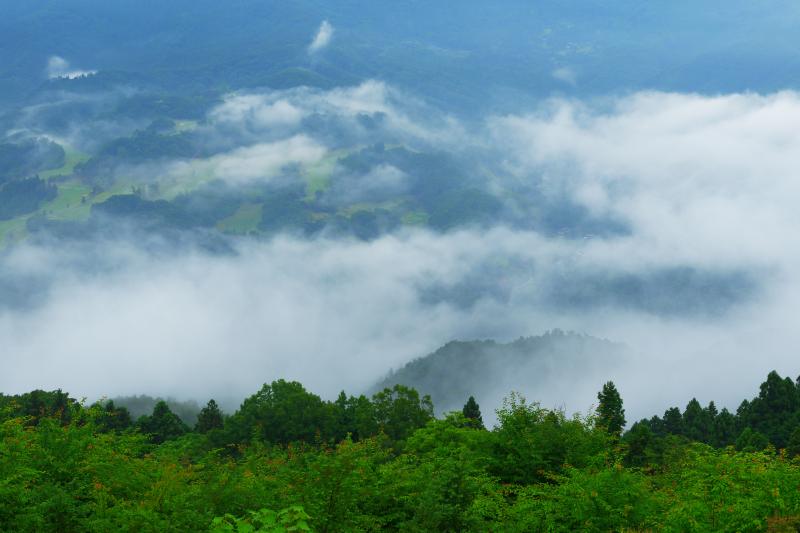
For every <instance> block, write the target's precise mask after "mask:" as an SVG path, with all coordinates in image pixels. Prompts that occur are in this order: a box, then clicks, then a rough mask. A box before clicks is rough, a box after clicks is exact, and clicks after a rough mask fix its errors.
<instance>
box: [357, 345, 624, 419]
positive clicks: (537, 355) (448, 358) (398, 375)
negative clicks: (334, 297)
mask: <svg viewBox="0 0 800 533" xmlns="http://www.w3.org/2000/svg"><path fill="white" fill-rule="evenodd" d="M625 358H626V348H625V347H624V346H622V345H620V344H617V343H613V342H610V341H607V340H604V339H598V338H595V337H591V336H588V335H580V334H576V333H565V332H562V331H560V330H554V331H550V332H548V333H545V334H544V335H539V336H534V337H520V338H519V339H517V340H515V341H512V342H509V343H499V342H496V341H493V340H480V341H451V342H449V343H447V344H445V345H444V346H442V347H441V348H439V349H438V350H436V351H435V352H433V353H430V354H428V355H426V356H424V357H420V358H418V359H414V360H413V361H411V362H409V363H408V364H406V365H405V366H403V367H401V368H399V369H398V370H395V371H393V372H391V373H390V374H389V375H388V376H386V377H385V378H384V379H383V380H381V381H380V382H379V383H378V384H376V385H375V386H374V387H373V389H372V391H371V392H377V391H378V390H382V389H383V388H385V387H392V386H394V385H395V384H400V385H406V386H409V387H413V388H415V389H417V390H418V391H420V393H421V394H429V395H430V396H431V399H432V400H433V405H434V407H435V409H436V412H437V413H444V412H447V411H453V410H460V409H461V408H462V407H463V405H464V403H465V402H466V401H467V398H469V397H470V396H474V397H475V399H476V400H477V401H478V403H479V404H482V405H484V406H486V407H487V409H486V411H487V412H486V413H485V414H484V416H486V417H487V418H486V419H487V420H492V419H493V416H494V415H493V414H492V411H491V407H492V406H497V405H500V404H501V403H502V399H503V397H505V396H506V395H508V393H509V392H510V391H518V392H519V391H525V392H526V393H528V394H530V395H531V396H532V397H536V393H537V391H542V390H544V389H549V390H551V389H552V387H553V386H554V384H558V385H556V386H569V387H575V388H580V387H581V386H582V383H581V381H582V378H581V376H585V375H591V376H598V375H600V376H602V375H609V376H610V375H613V373H614V371H615V369H617V368H619V366H621V365H622V364H624V362H625ZM567 383H569V385H566V384H567ZM596 387H597V385H595V388H596ZM587 407H588V406H587Z"/></svg>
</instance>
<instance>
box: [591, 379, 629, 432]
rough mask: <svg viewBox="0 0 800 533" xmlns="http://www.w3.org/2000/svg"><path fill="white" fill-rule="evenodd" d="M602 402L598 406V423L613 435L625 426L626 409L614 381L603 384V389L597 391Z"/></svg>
mask: <svg viewBox="0 0 800 533" xmlns="http://www.w3.org/2000/svg"><path fill="white" fill-rule="evenodd" d="M597 399H598V400H599V401H600V404H599V405H598V406H597V423H598V425H599V426H600V427H603V428H605V429H606V431H608V432H609V433H610V434H611V435H617V436H619V434H620V433H621V432H622V428H623V427H624V426H625V409H623V408H622V398H621V397H620V395H619V392H618V391H617V387H616V386H615V385H614V382H613V381H609V382H608V383H606V384H605V385H603V390H601V391H600V392H598V393H597Z"/></svg>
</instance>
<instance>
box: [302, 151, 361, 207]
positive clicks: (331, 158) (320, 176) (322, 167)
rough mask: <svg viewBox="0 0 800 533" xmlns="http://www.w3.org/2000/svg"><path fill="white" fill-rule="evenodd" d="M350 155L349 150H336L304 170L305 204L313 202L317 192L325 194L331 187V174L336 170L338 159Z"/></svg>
mask: <svg viewBox="0 0 800 533" xmlns="http://www.w3.org/2000/svg"><path fill="white" fill-rule="evenodd" d="M348 153H350V151H349V150H336V151H334V152H331V153H330V154H328V155H326V156H325V157H323V158H322V159H321V160H320V161H318V162H317V163H315V164H313V165H309V166H308V167H306V168H305V169H304V172H303V177H304V178H305V180H306V197H305V201H306V202H309V203H310V202H313V201H314V200H315V199H316V197H317V193H318V192H325V191H327V190H328V188H329V187H330V186H331V174H333V171H334V169H335V168H336V163H338V162H339V159H341V158H342V157H344V156H346V155H347V154H348Z"/></svg>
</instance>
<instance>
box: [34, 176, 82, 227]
mask: <svg viewBox="0 0 800 533" xmlns="http://www.w3.org/2000/svg"><path fill="white" fill-rule="evenodd" d="M91 194H92V190H91V188H89V187H88V186H87V185H84V184H82V183H79V182H76V181H73V182H69V183H63V184H60V185H59V186H58V196H56V197H55V198H54V199H53V200H51V201H49V202H47V203H45V204H42V206H41V208H39V212H40V213H44V214H45V215H46V216H47V218H49V219H52V220H86V219H87V218H89V212H90V211H91V207H92V203H93V200H95V201H96V199H93V198H92V197H91Z"/></svg>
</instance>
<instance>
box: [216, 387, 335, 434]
mask: <svg viewBox="0 0 800 533" xmlns="http://www.w3.org/2000/svg"><path fill="white" fill-rule="evenodd" d="M335 426H336V417H335V412H334V410H333V408H331V407H330V404H326V403H325V402H323V401H322V399H320V397H319V396H317V395H316V394H312V393H310V392H308V391H307V390H306V389H305V388H304V387H303V385H301V384H300V383H298V382H296V381H285V380H283V379H279V380H277V381H273V382H272V383H271V384H266V383H265V384H264V385H263V386H262V387H261V390H259V391H258V392H257V393H256V394H254V395H252V396H250V397H249V398H246V399H245V400H244V402H242V405H241V407H240V408H239V410H238V411H237V412H236V413H235V414H234V415H233V416H232V417H230V419H228V427H229V429H230V431H229V436H230V438H231V439H232V442H235V443H247V442H250V441H251V440H253V438H256V439H258V440H261V441H263V442H270V443H273V444H288V443H290V442H297V441H305V442H314V441H315V440H317V439H318V438H321V439H323V440H328V439H330V438H332V437H333V436H334V431H335Z"/></svg>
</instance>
